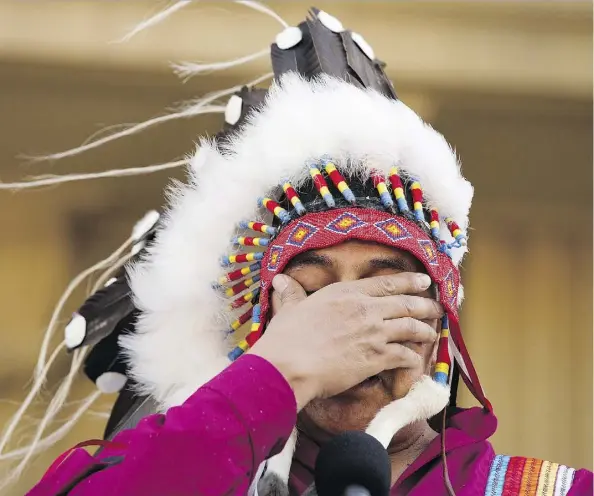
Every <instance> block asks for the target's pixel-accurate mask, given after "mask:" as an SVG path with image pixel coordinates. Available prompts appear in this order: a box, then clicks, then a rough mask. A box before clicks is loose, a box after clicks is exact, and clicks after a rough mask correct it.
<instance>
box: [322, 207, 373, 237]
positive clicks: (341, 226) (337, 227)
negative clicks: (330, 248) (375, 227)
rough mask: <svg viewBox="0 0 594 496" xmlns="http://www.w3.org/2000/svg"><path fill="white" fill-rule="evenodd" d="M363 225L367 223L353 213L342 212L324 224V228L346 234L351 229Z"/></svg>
mask: <svg viewBox="0 0 594 496" xmlns="http://www.w3.org/2000/svg"><path fill="white" fill-rule="evenodd" d="M365 225H367V223H366V222H363V221H362V220H361V219H359V217H357V216H356V215H355V214H352V213H350V212H345V213H344V214H341V215H339V216H338V217H337V218H336V219H334V220H333V221H332V222H330V223H329V224H328V225H327V226H326V229H328V230H329V231H332V232H335V233H338V234H345V235H346V234H348V233H350V232H351V231H352V230H353V229H357V228H359V227H363V226H365Z"/></svg>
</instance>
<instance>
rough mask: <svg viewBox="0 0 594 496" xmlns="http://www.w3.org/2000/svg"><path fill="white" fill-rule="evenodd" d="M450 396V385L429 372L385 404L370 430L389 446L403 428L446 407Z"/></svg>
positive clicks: (368, 432) (425, 418) (385, 445)
mask: <svg viewBox="0 0 594 496" xmlns="http://www.w3.org/2000/svg"><path fill="white" fill-rule="evenodd" d="M449 399H450V388H449V387H446V386H442V385H441V384H438V383H437V382H435V381H434V380H433V379H431V377H429V376H428V375H425V376H423V377H422V378H421V379H419V380H418V381H417V382H416V383H415V384H414V385H413V387H412V388H411V390H410V391H409V393H408V394H407V395H406V396H405V397H404V398H401V399H399V400H396V401H393V402H392V403H390V404H388V405H386V406H385V407H384V408H382V409H381V410H380V411H379V412H378V414H377V415H376V416H375V418H374V419H373V420H372V421H371V423H370V424H369V427H367V431H366V432H367V434H370V435H371V436H373V437H375V438H376V439H377V440H378V441H379V442H380V443H382V444H383V445H384V448H387V447H388V445H389V444H390V441H391V440H392V438H393V437H394V435H395V434H396V433H397V432H398V431H399V430H400V429H402V428H403V427H405V426H407V425H409V424H412V423H413V422H417V421H418V420H427V419H429V418H431V417H433V416H434V415H437V414H438V413H439V412H440V411H441V410H443V409H444V408H445V406H446V405H447V404H448V401H449Z"/></svg>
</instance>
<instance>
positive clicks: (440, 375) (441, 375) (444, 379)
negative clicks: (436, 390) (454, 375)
mask: <svg viewBox="0 0 594 496" xmlns="http://www.w3.org/2000/svg"><path fill="white" fill-rule="evenodd" d="M433 380H434V381H435V382H437V383H438V384H443V385H444V386H445V385H446V384H447V383H448V375H447V374H446V373H445V372H435V374H433Z"/></svg>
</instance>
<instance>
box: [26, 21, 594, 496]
mask: <svg viewBox="0 0 594 496" xmlns="http://www.w3.org/2000/svg"><path fill="white" fill-rule="evenodd" d="M271 56H272V65H273V70H274V73H275V82H274V83H273V85H272V86H271V88H270V89H269V90H268V92H264V91H262V90H248V89H244V90H242V91H241V92H239V93H238V94H237V95H235V96H233V97H232V98H231V100H230V101H229V104H228V107H227V112H226V128H225V130H224V132H223V133H221V134H220V135H219V136H217V138H216V139H215V140H214V141H213V142H208V141H203V142H202V143H201V147H200V151H199V153H197V155H196V156H195V157H194V158H193V160H192V168H191V170H190V173H191V175H192V177H191V181H190V182H189V184H188V185H186V186H180V187H179V188H178V189H177V191H176V193H175V195H174V197H173V199H172V202H171V208H170V211H169V213H168V215H167V219H166V221H164V222H163V223H162V225H160V226H159V227H158V229H157V232H156V234H155V236H154V240H153V239H151V240H150V241H149V247H148V251H147V254H146V255H145V256H144V257H143V258H142V260H141V261H140V262H138V263H137V264H136V265H135V266H134V267H133V268H131V270H130V271H129V277H130V286H131V289H132V291H133V294H134V301H135V304H136V309H137V311H138V313H139V315H138V319H137V321H135V324H131V323H130V320H126V319H127V318H128V317H129V315H134V312H132V311H131V310H130V309H128V311H125V312H123V313H122V315H120V316H119V317H118V319H116V320H118V321H126V326H124V327H125V328H124V327H122V326H120V327H119V328H118V329H119V330H118V332H120V333H121V335H120V336H119V340H117V339H116V341H113V336H116V338H117V336H118V332H115V333H112V335H110V336H107V337H105V336H104V335H103V336H101V340H100V342H99V344H97V346H96V347H95V348H94V351H95V350H97V349H100V347H101V346H102V343H106V342H108V341H107V340H109V339H112V341H110V343H111V345H110V347H109V353H111V352H113V349H114V348H115V349H117V350H118V357H116V358H117V359H116V358H113V356H112V355H109V356H110V359H109V362H110V365H109V366H107V367H106V368H105V370H102V372H103V373H104V372H105V371H112V369H113V364H114V363H115V362H116V361H117V360H119V357H120V356H121V353H125V354H126V356H127V358H128V363H127V364H126V367H124V369H125V371H126V374H128V376H129V377H130V380H131V381H133V382H134V383H135V384H136V386H135V387H136V388H137V390H139V391H141V392H142V393H143V394H144V395H145V396H146V397H148V398H151V399H152V401H154V402H155V403H156V405H157V409H158V410H160V411H161V412H162V413H160V414H157V415H149V416H147V417H146V418H144V419H142V420H141V421H140V422H138V423H137V420H138V417H139V416H142V415H138V412H142V411H143V410H142V408H138V407H137V406H133V407H131V404H130V400H129V397H130V395H129V393H128V396H127V397H126V396H125V394H123V396H122V397H123V398H128V399H124V400H123V401H122V402H121V403H120V405H119V407H118V406H116V410H118V409H119V408H121V409H122V410H124V413H123V414H122V413H121V412H118V413H117V414H116V417H117V420H118V421H119V422H115V421H114V422H112V427H113V425H114V424H118V426H116V427H114V428H112V429H109V430H110V431H111V432H110V435H109V437H110V438H111V440H110V441H105V442H102V443H99V444H101V445H102V446H103V449H102V450H101V451H100V452H99V453H97V454H95V455H94V456H91V455H89V454H87V453H86V452H85V451H83V450H82V449H75V450H73V451H70V452H68V453H67V454H66V455H65V456H64V457H61V458H60V459H59V460H58V462H57V463H56V464H54V465H53V466H52V467H51V468H50V470H48V473H47V474H46V476H45V477H44V478H43V479H42V481H41V482H40V483H39V484H38V485H37V486H36V487H35V488H34V489H33V490H32V491H31V492H30V494H31V495H32V496H37V495H39V496H45V495H50V494H51V495H54V494H70V495H95V494H122V495H136V494H138V495H152V494H155V495H164V494H176V495H190V494H209V495H223V494H246V493H250V494H256V493H257V494H259V495H260V496H262V495H267V494H268V495H272V494H287V493H289V492H290V494H303V493H304V492H309V493H311V492H314V491H315V490H316V488H315V487H312V483H313V482H314V472H315V463H316V457H317V453H318V450H319V449H320V447H321V446H324V445H325V444H326V442H327V441H328V440H329V439H331V438H333V436H334V435H336V434H340V433H343V432H345V431H363V430H364V431H366V432H367V433H368V434H370V435H371V436H373V437H374V438H375V439H377V441H379V443H381V445H382V446H383V447H384V448H385V449H386V450H387V454H388V457H389V466H390V470H389V471H390V477H389V483H388V486H387V487H388V488H389V491H390V494H412V495H425V494H434V495H439V494H450V495H451V494H458V495H475V494H476V495H482V494H489V495H491V494H493V495H495V494H496V495H500V494H506V495H515V494H518V495H519V494H530V495H532V494H542V495H549V494H554V495H567V494H569V495H572V496H575V495H581V494H590V493H591V491H592V474H591V473H589V472H587V471H584V470H580V471H575V470H573V469H571V468H568V467H565V466H562V465H558V464H556V463H550V462H546V461H541V460H535V459H526V458H523V457H511V458H510V457H507V456H498V455H497V456H496V455H495V453H494V452H493V449H492V447H491V445H490V444H489V442H488V441H487V439H488V438H489V437H490V436H491V435H492V434H493V433H494V432H495V429H496V419H495V417H494V415H493V412H492V406H491V404H490V403H489V401H488V400H487V398H486V397H485V394H484V392H483V390H482V388H481V385H480V382H479V380H478V376H477V374H476V371H475V370H474V367H473V365H472V362H471V360H470V357H469V355H468V352H467V350H466V347H465V345H464V341H463V339H462V334H461V332H460V328H459V322H458V306H459V304H460V302H461V286H460V274H459V271H458V264H459V263H460V262H461V260H462V256H463V255H464V253H465V251H466V235H465V230H466V228H467V226H468V212H469V208H470V203H471V199H472V187H471V186H470V184H469V183H468V182H467V181H466V180H465V179H464V178H463V177H462V175H461V172H460V167H459V164H458V162H457V160H456V157H455V155H454V153H453V152H452V150H451V149H450V147H449V145H448V144H447V142H446V141H445V139H444V138H443V137H442V136H441V135H440V134H438V133H437V132H435V131H434V130H433V129H431V128H430V127H429V126H428V125H426V124H424V123H423V122H422V121H421V120H420V119H419V118H418V117H417V116H416V115H415V114H414V113H413V112H412V111H411V110H410V109H408V108H407V107H406V106H405V105H404V104H402V102H400V101H398V100H397V98H396V94H395V92H394V89H393V87H392V85H391V83H390V82H389V81H388V79H387V78H386V77H385V75H384V73H383V70H382V64H381V63H380V62H379V61H377V60H376V59H375V56H374V54H373V50H372V49H371V47H370V46H369V45H368V44H367V43H366V42H365V40H364V39H363V38H362V37H361V36H360V35H358V34H356V33H350V32H348V31H346V30H344V28H343V26H342V24H341V23H340V22H339V21H338V20H337V19H335V18H333V17H332V16H330V15H329V14H327V13H325V12H321V11H314V12H313V13H312V15H311V18H310V19H308V20H307V21H306V22H304V23H302V24H300V25H299V26H298V27H289V28H286V29H285V30H284V31H283V32H282V33H281V34H279V36H278V37H277V39H276V43H275V44H273V45H272V49H271ZM256 201H257V203H256ZM150 227H151V226H149V229H148V231H149V232H150V233H151V234H150V236H152V231H151V230H150ZM229 240H231V242H230V241H229ZM221 257H222V263H223V266H225V267H226V268H225V269H224V271H223V272H221V270H220V268H218V267H217V265H218V261H219V260H220V259H221ZM212 281H216V284H214V285H213V284H212ZM123 285H124V286H125V278H124V277H120V279H119V280H118V281H116V282H115V283H113V284H111V285H109V286H107V287H106V288H104V289H103V290H102V291H101V292H100V294H99V296H98V297H96V298H94V299H92V300H90V301H89V302H87V304H85V306H83V307H82V308H81V310H80V311H79V315H78V316H77V317H75V319H73V322H72V323H71V325H70V326H69V329H67V343H70V345H69V346H70V347H71V348H76V347H78V346H81V345H83V344H87V345H88V344H91V343H92V341H93V339H91V338H90V337H89V335H90V331H89V327H88V326H87V327H86V328H85V325H87V324H88V322H89V321H90V320H91V313H92V312H90V310H89V308H90V307H91V306H94V307H93V308H94V310H95V311H96V312H95V314H97V312H99V313H101V311H104V309H102V308H99V307H101V304H100V303H98V302H101V301H103V300H105V299H107V300H109V301H110V304H109V305H105V306H104V307H105V308H110V309H112V308H113V305H112V302H113V298H112V296H113V295H114V294H115V292H116V291H121V288H122V286H123ZM124 294H125V293H124ZM110 295H111V296H110ZM98 308H99V310H98ZM110 311H111V310H110ZM135 311H136V310H135ZM118 312H122V310H121V309H119V310H118ZM110 315H111V314H110ZM79 317H80V318H79ZM120 317H121V318H120ZM93 318H94V317H93ZM81 319H82V320H81ZM112 320H113V319H112ZM249 322H251V324H249V328H248V329H245V325H247V324H248V323H249ZM81 326H82V327H81ZM131 328H132V330H131ZM112 329H113V326H112ZM124 331H126V332H124ZM242 331H243V332H242ZM102 332H103V333H104V331H102ZM73 336H74V337H73ZM95 340H97V339H95ZM120 347H121V348H123V351H122V350H120ZM101 353H107V354H109V353H108V352H107V351H105V349H103V351H101V352H100V353H99V355H98V354H97V352H95V355H94V356H95V358H97V356H99V358H100V357H101ZM112 358H113V360H112ZM104 361H105V360H104ZM99 362H101V360H99ZM118 363H121V362H118ZM99 368H101V367H99ZM457 374H460V375H461V376H462V378H463V380H464V382H465V383H466V385H467V386H468V387H469V389H470V390H471V392H472V393H473V394H474V396H475V397H476V398H477V400H478V401H479V402H480V403H481V405H482V407H477V408H472V409H468V410H462V409H458V408H456V407H455V389H456V387H455V386H456V385H457V382H455V381H456V379H457ZM95 376H96V377H99V376H100V373H97V374H95ZM97 383H98V384H99V381H98V380H97ZM452 384H453V385H452ZM450 391H452V394H450ZM132 402H133V403H134V405H136V403H137V401H136V400H132ZM448 402H449V406H448ZM122 405H124V406H122ZM130 412H131V413H130ZM136 424H137V425H136ZM295 426H296V427H297V429H296V431H295V432H292V431H293V430H294V427H295ZM122 427H130V428H128V429H122ZM295 446H296V449H295ZM318 489H320V496H323V494H322V493H321V490H322V488H321V487H318Z"/></svg>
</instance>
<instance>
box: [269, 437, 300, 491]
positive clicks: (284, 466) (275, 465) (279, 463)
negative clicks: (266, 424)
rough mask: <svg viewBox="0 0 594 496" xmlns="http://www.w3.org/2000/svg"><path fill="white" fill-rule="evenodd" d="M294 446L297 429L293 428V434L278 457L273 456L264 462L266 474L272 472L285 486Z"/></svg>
mask: <svg viewBox="0 0 594 496" xmlns="http://www.w3.org/2000/svg"><path fill="white" fill-rule="evenodd" d="M296 444H297V429H296V428H295V429H293V432H291V435H290V436H289V440H288V441H287V443H286V444H285V446H284V448H283V450H282V451H281V452H280V453H279V454H278V455H275V456H273V457H272V458H269V459H268V460H267V461H266V473H268V472H272V473H274V474H276V475H278V476H279V477H280V479H281V480H282V481H283V482H284V483H285V484H288V482H289V473H290V472H291V463H292V462H293V453H295V445H296Z"/></svg>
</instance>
